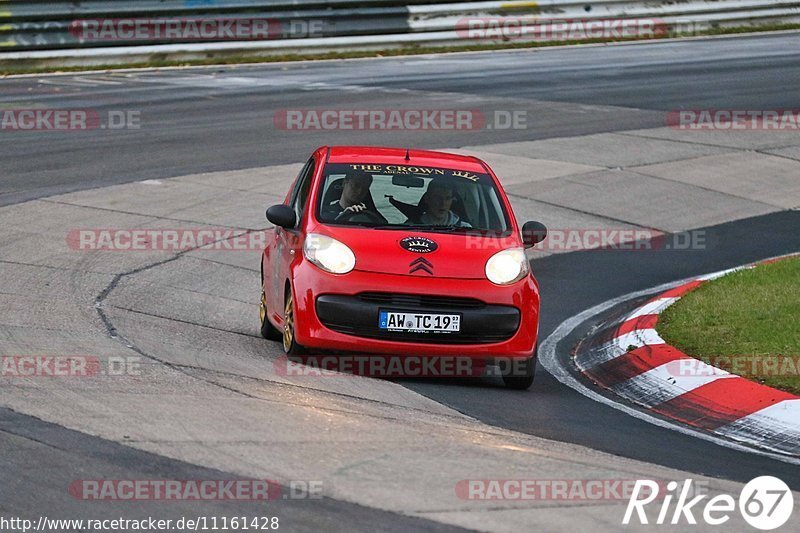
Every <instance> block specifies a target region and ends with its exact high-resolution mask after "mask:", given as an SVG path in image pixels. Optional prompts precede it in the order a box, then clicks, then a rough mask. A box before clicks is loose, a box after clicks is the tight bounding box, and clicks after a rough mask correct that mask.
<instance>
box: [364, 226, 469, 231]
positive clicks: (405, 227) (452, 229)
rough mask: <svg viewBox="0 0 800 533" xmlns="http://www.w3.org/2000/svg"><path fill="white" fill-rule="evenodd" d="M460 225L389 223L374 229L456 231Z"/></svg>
mask: <svg viewBox="0 0 800 533" xmlns="http://www.w3.org/2000/svg"><path fill="white" fill-rule="evenodd" d="M458 228H459V226H445V225H438V224H388V225H385V226H373V227H372V229H392V230H400V231H409V230H423V231H454V230H456V229H458Z"/></svg>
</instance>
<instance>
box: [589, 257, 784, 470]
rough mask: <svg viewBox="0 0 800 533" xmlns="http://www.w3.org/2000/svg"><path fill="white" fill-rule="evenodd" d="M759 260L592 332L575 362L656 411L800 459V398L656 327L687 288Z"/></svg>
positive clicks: (667, 296)
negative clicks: (708, 360)
mask: <svg viewBox="0 0 800 533" xmlns="http://www.w3.org/2000/svg"><path fill="white" fill-rule="evenodd" d="M792 255H797V254H792ZM784 257H790V256H784ZM784 257H781V258H775V259H771V260H769V261H765V262H762V263H759V264H763V263H766V262H772V261H776V260H779V259H783V258H784ZM754 266H755V264H751V265H746V266H743V267H738V268H735V269H729V270H724V271H721V272H716V273H713V274H709V275H705V276H700V277H698V278H695V279H692V280H689V281H686V282H684V283H683V284H681V285H679V286H677V287H675V288H673V289H670V290H668V291H666V292H663V293H661V294H659V295H658V296H656V297H654V298H652V299H650V300H649V301H647V302H646V303H645V304H644V305H642V306H640V307H639V308H637V309H636V310H634V311H633V312H632V313H629V314H628V315H626V316H624V317H623V318H621V319H620V320H618V321H616V323H615V324H614V325H613V326H611V327H610V328H608V329H607V330H605V331H606V333H604V334H600V335H598V336H595V337H593V338H592V339H591V340H590V341H589V342H590V346H588V347H586V346H581V347H579V349H578V350H577V352H576V355H575V364H576V366H577V367H578V369H579V370H580V371H581V372H582V373H583V374H584V375H585V376H587V377H588V378H589V379H591V380H592V381H594V382H595V383H597V384H598V385H600V386H601V387H603V388H606V389H608V390H610V391H612V392H614V393H615V394H617V395H619V396H621V397H623V398H625V399H627V400H630V401H632V402H634V403H636V404H639V405H641V406H643V407H645V408H646V409H647V410H649V411H651V412H653V413H657V414H659V415H661V416H663V417H667V418H669V419H672V420H676V421H678V422H681V423H683V424H686V425H688V426H691V427H693V428H696V429H698V430H701V431H705V432H710V433H713V434H715V435H719V436H721V437H726V438H729V439H733V440H736V441H739V442H742V443H747V444H751V445H755V446H758V447H761V448H766V449H768V450H772V451H775V452H779V453H782V454H788V455H791V456H798V457H800V397H798V396H795V395H793V394H790V393H787V392H783V391H779V390H777V389H773V388H771V387H767V386H766V385H761V384H760V383H756V382H754V381H750V380H748V379H745V378H742V377H740V376H737V375H735V374H731V373H729V372H726V371H725V370H721V369H719V368H716V367H713V366H711V365H707V364H705V363H702V362H700V361H698V360H696V359H694V358H693V357H691V356H689V355H687V354H685V353H683V352H681V351H680V350H678V349H677V348H675V347H673V346H670V345H669V344H667V343H666V342H664V340H663V339H662V338H661V337H659V335H658V333H657V332H656V329H655V327H656V323H657V322H658V315H659V313H661V312H663V311H664V310H665V309H666V308H667V307H669V306H670V305H672V304H673V303H675V302H676V301H678V300H679V299H680V298H681V296H683V295H684V294H686V293H688V292H689V291H692V290H694V289H695V288H697V287H699V286H700V285H702V284H703V283H705V282H706V281H709V280H712V279H716V278H719V277H722V276H724V275H726V274H728V273H730V272H733V271H736V270H740V269H744V268H753V267H754Z"/></svg>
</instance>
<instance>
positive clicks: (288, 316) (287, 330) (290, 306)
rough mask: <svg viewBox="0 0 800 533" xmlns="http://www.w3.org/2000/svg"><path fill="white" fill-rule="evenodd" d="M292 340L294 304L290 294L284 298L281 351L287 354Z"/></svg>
mask: <svg viewBox="0 0 800 533" xmlns="http://www.w3.org/2000/svg"><path fill="white" fill-rule="evenodd" d="M293 340H294V303H293V302H292V294H291V293H289V295H288V296H287V297H286V307H285V308H284V310H283V349H284V351H286V352H288V351H289V350H290V349H291V347H292V341H293Z"/></svg>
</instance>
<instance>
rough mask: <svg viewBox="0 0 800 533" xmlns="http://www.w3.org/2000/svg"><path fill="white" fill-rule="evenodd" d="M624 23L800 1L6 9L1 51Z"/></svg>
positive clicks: (25, 5)
mask: <svg viewBox="0 0 800 533" xmlns="http://www.w3.org/2000/svg"><path fill="white" fill-rule="evenodd" d="M620 19H622V20H632V19H643V20H650V21H652V22H653V23H654V24H657V29H658V32H660V33H659V35H663V34H664V33H665V32H666V33H676V32H682V33H685V32H691V31H695V30H703V29H708V28H709V27H715V26H726V25H748V24H752V25H756V24H766V23H776V22H777V23H786V22H798V21H800V1H794V2H793V1H783V0H687V1H681V2H675V1H674V0H657V1H652V0H540V1H511V2H503V1H484V2H442V1H441V0H438V1H435V2H431V1H430V0H428V1H426V0H228V1H222V0H88V1H81V2H72V1H62V2H46V1H35V0H29V1H14V0H11V1H9V0H0V52H15V51H37V50H41V51H45V50H59V49H61V50H63V49H90V48H99V47H102V48H108V47H138V48H142V47H143V46H144V45H147V46H151V47H154V48H156V49H157V48H159V46H163V47H164V50H165V51H168V50H174V49H175V45H181V46H182V49H184V50H187V51H190V50H195V51H197V50H201V49H208V50H223V49H224V50H231V49H236V48H237V47H238V48H241V49H253V48H258V47H262V48H265V49H275V48H291V49H300V48H306V47H310V48H319V47H326V46H328V47H332V48H335V47H341V46H359V44H370V45H378V44H380V43H387V44H388V45H391V44H392V43H394V44H399V45H408V44H414V43H420V44H432V43H442V44H451V43H457V42H461V43H463V42H465V41H467V40H480V41H483V42H500V41H508V40H511V39H528V40H581V38H592V34H591V32H587V31H584V32H583V33H582V34H575V32H574V31H573V32H572V33H571V32H570V27H565V26H563V23H564V22H568V23H571V24H573V26H574V24H576V23H578V22H579V23H582V24H584V25H585V26H586V27H591V24H590V23H591V22H595V23H597V22H598V21H603V20H620ZM640 29H641V28H640ZM571 36H572V37H577V38H576V39H572V38H570V37H571ZM642 36H643V37H647V36H648V35H642ZM656 36H658V35H656ZM236 43H238V44H236ZM167 45H170V46H169V47H166V46H167ZM132 51H133V50H132ZM120 52H121V50H120ZM4 55H7V54H2V53H0V58H2V56H4Z"/></svg>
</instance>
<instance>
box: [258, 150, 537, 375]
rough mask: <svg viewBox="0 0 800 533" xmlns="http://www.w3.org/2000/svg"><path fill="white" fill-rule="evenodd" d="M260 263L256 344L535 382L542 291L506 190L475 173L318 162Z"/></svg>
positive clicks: (441, 162)
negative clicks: (460, 367) (432, 364)
mask: <svg viewBox="0 0 800 533" xmlns="http://www.w3.org/2000/svg"><path fill="white" fill-rule="evenodd" d="M267 219H268V220H269V221H270V222H271V223H273V224H274V225H275V227H274V229H273V230H271V232H270V233H269V234H268V238H267V246H266V248H265V249H264V253H263V256H262V260H261V281H262V283H261V287H262V292H261V313H260V315H261V334H262V335H263V336H264V337H265V338H267V339H273V340H281V339H282V341H283V349H284V351H285V352H286V353H287V354H289V355H295V354H300V353H304V352H305V351H307V350H315V351H316V350H327V351H330V350H334V351H338V352H361V353H371V354H397V355H409V354H418V355H426V356H458V357H463V356H466V357H469V358H471V359H473V360H481V361H484V362H493V361H498V360H503V361H507V362H512V363H515V364H513V365H508V364H507V365H506V366H507V367H508V369H510V368H511V367H513V368H514V369H515V370H514V371H511V370H508V369H506V370H503V368H502V366H501V372H502V376H503V379H504V381H505V383H506V385H507V386H509V387H512V388H520V389H524V388H528V387H529V386H530V385H531V383H532V382H533V375H534V370H535V365H536V351H535V349H536V345H537V342H536V341H537V334H538V325H539V287H538V284H537V282H536V280H535V279H534V277H533V273H532V272H531V269H530V265H529V261H528V259H527V258H526V255H525V248H526V247H531V246H534V245H535V244H536V243H538V242H540V241H541V240H543V239H544V238H545V235H546V232H547V230H546V229H545V227H544V226H543V225H542V224H540V223H538V222H528V223H526V224H525V225H524V226H523V227H522V229H520V228H519V226H518V225H517V222H516V220H515V218H514V215H513V213H512V210H511V205H510V204H509V201H508V199H507V198H506V195H505V193H504V192H503V189H502V188H501V187H500V183H499V181H498V179H497V176H495V174H494V173H493V172H492V170H491V169H490V168H489V167H488V165H486V163H484V162H483V161H481V160H480V159H477V158H475V157H468V156H462V155H453V154H447V153H442V152H433V151H423V150H406V149H397V148H377V147H354V146H338V147H324V146H323V147H321V148H318V149H317V150H316V151H315V152H314V154H313V155H312V156H311V158H310V159H309V160H308V162H307V163H306V164H305V166H304V167H303V169H302V170H301V171H300V174H299V175H298V177H297V179H296V180H295V182H294V184H293V185H292V188H291V190H290V191H289V193H288V194H287V196H286V199H285V200H284V202H283V203H282V204H279V205H274V206H272V207H270V208H269V209H268V210H267Z"/></svg>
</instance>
